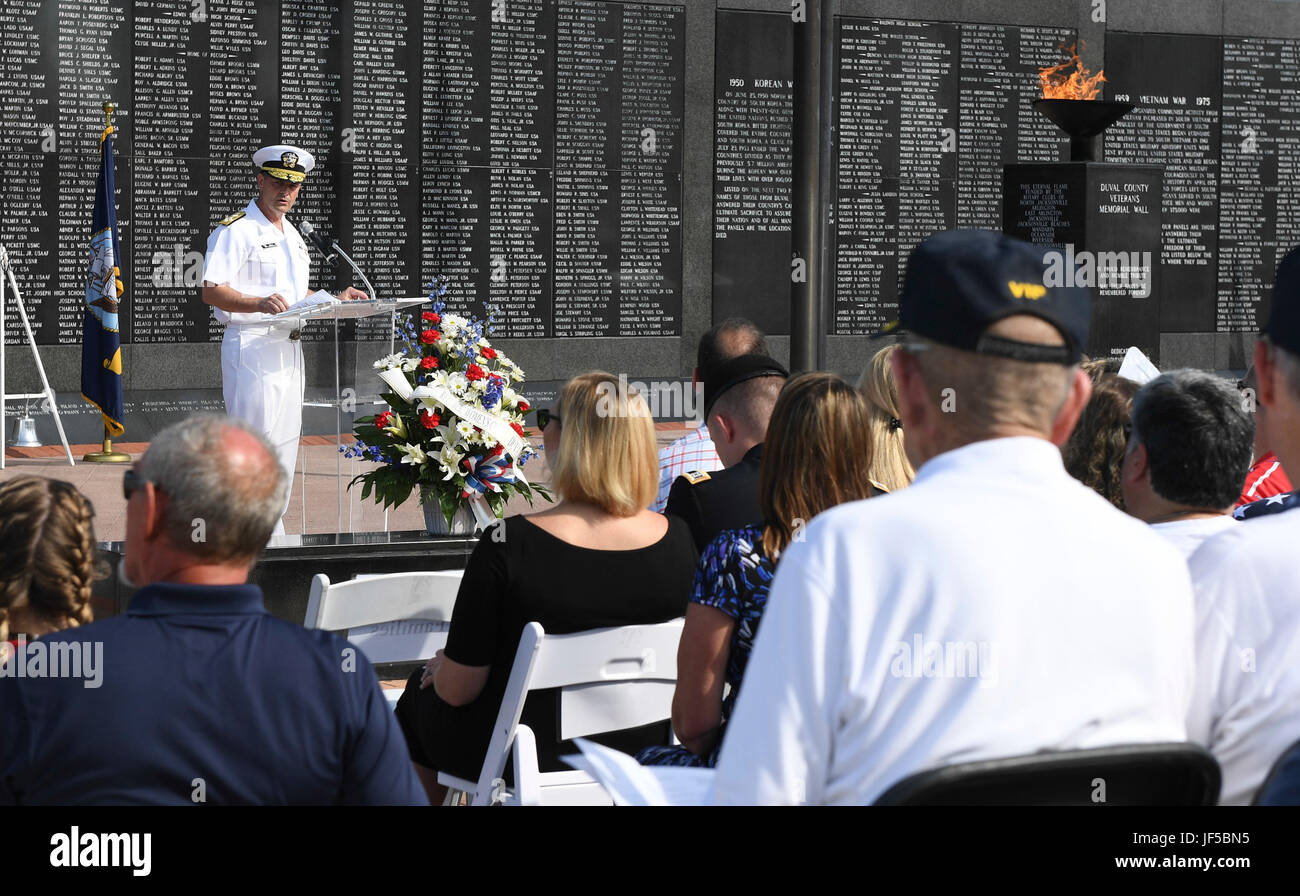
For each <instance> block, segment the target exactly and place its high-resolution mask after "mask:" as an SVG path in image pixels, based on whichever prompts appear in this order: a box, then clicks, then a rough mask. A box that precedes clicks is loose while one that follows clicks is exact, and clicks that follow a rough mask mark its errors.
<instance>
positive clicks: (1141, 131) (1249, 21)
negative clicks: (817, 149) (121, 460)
mask: <svg viewBox="0 0 1300 896" xmlns="http://www.w3.org/2000/svg"><path fill="white" fill-rule="evenodd" d="M967 6H968V5H967V4H951V3H943V2H938V0H919V2H902V0H879V2H872V0H843V2H841V3H840V4H838V11H839V13H840V14H839V15H838V16H837V17H836V19H835V41H836V46H837V51H838V58H837V60H836V64H835V68H834V77H835V89H836V106H835V110H834V115H833V122H834V124H833V130H832V139H833V142H834V152H835V155H834V172H835V178H836V182H835V187H834V194H833V196H834V207H833V209H832V215H833V258H832V260H831V265H832V268H831V271H830V282H831V283H832V286H833V290H834V294H833V296H832V299H831V302H832V304H831V307H830V309H829V314H828V332H829V334H830V336H831V337H832V339H831V348H832V355H831V358H830V359H829V363H830V366H833V367H839V368H843V369H845V370H846V371H847V370H848V369H850V368H853V367H856V366H858V365H860V362H861V360H862V357H863V355H864V353H865V351H866V349H867V345H868V343H867V339H866V337H867V336H868V335H869V334H871V333H874V332H875V331H876V330H877V329H878V328H879V327H880V326H881V325H882V324H884V323H885V322H887V321H889V320H891V319H893V316H894V314H895V312H896V307H897V290H898V283H899V279H900V276H901V273H902V269H903V264H904V262H905V260H906V257H907V253H908V251H909V250H910V249H911V247H912V246H914V245H915V244H916V243H917V242H918V241H919V240H921V239H923V238H924V237H925V236H926V235H927V234H929V233H931V232H933V231H935V230H940V229H943V228H949V227H998V226H1000V222H1001V215H1002V210H1001V202H1002V192H1001V184H1002V176H1001V171H1002V165H1003V164H1006V163H1011V162H1053V161H1059V160H1062V159H1063V158H1064V157H1065V152H1066V147H1067V145H1068V143H1067V141H1066V140H1065V139H1064V138H1063V135H1061V134H1060V132H1058V131H1057V130H1056V129H1055V127H1054V126H1053V125H1051V124H1050V123H1049V122H1047V121H1046V120H1045V119H1043V118H1041V117H1039V116H1037V115H1036V114H1034V112H1033V111H1032V109H1031V108H1030V106H1029V103H1030V101H1031V100H1032V99H1034V98H1036V97H1037V96H1038V77H1037V72H1038V70H1039V69H1040V68H1042V67H1044V66H1047V65H1051V64H1054V63H1055V62H1058V61H1060V59H1061V58H1062V56H1061V48H1062V47H1063V46H1068V45H1070V44H1073V43H1074V42H1075V41H1077V40H1080V39H1082V40H1083V41H1084V42H1085V44H1086V45H1087V46H1086V48H1085V50H1084V56H1085V59H1086V60H1087V61H1088V63H1089V65H1091V66H1092V67H1093V68H1094V69H1095V68H1100V67H1103V66H1104V68H1105V69H1106V79H1107V84H1106V90H1105V93H1104V96H1106V97H1107V98H1112V99H1114V98H1122V97H1127V98H1128V99H1129V100H1130V101H1131V102H1134V103H1136V104H1137V109H1136V110H1135V111H1134V112H1133V113H1132V114H1130V115H1129V116H1128V117H1127V118H1125V119H1123V120H1121V121H1120V122H1119V123H1118V124H1116V125H1115V126H1114V127H1113V128H1112V129H1111V130H1110V131H1109V132H1108V134H1107V138H1106V140H1105V152H1104V155H1103V156H1102V158H1103V159H1104V160H1105V161H1107V162H1119V163H1122V162H1138V163H1143V164H1157V165H1161V166H1163V168H1164V192H1163V200H1162V208H1161V211H1162V213H1163V216H1162V231H1161V232H1162V251H1161V253H1160V254H1161V258H1160V259H1159V263H1160V264H1162V265H1163V266H1164V268H1163V271H1164V280H1163V281H1162V283H1163V285H1162V288H1161V290H1160V292H1159V294H1158V295H1155V296H1153V297H1151V298H1150V299H1148V300H1147V301H1151V302H1156V303H1158V317H1159V327H1160V352H1161V353H1162V354H1163V355H1164V356H1165V357H1164V358H1163V360H1164V361H1166V362H1174V361H1176V362H1178V363H1195V364H1197V365H1198V366H1205V367H1211V368H1217V369H1228V368H1233V367H1237V368H1239V367H1242V366H1244V364H1243V363H1242V362H1243V356H1242V348H1241V347H1242V346H1244V345H1245V344H1246V342H1247V340H1248V335H1247V334H1250V333H1252V332H1253V331H1255V330H1256V329H1257V328H1258V327H1259V326H1260V325H1261V323H1262V322H1263V316H1264V315H1265V314H1266V313H1267V305H1268V293H1269V283H1270V281H1271V277H1272V273H1273V269H1274V266H1275V264H1276V260H1277V257H1278V255H1279V253H1281V252H1282V251H1284V250H1285V249H1286V248H1288V247H1290V246H1291V245H1294V244H1296V243H1300V202H1297V199H1300V197H1297V195H1296V193H1297V191H1300V183H1298V182H1297V177H1296V175H1297V173H1300V172H1298V169H1300V98H1297V95H1296V94H1295V92H1294V90H1293V89H1292V88H1291V81H1292V80H1293V77H1294V72H1295V70H1296V64H1297V61H1298V57H1300V4H1291V3H1266V2H1255V3H1247V2H1246V0H1216V2H1210V0H1207V2H1205V3H1202V4H1196V10H1194V11H1192V12H1185V11H1183V10H1182V5H1181V4H1178V3H1156V4H1141V5H1138V4H1132V3H1120V2H1115V0H1112V2H1111V3H1110V4H1109V12H1107V11H1106V9H1105V7H1106V4H1105V3H1099V2H1098V0H1048V2H1043V3H1023V2H1016V0H1006V2H990V3H982V4H978V5H977V7H978V8H977V9H976V8H975V7H974V6H972V7H971V10H970V12H969V14H966V13H965V12H964V11H965V10H966V9H967ZM1202 6H1204V7H1206V8H1205V9H1202V8H1201V7H1202ZM1099 7H1100V8H1101V10H1102V20H1101V21H1099V20H1098V18H1097V12H1098V8H1099ZM1210 7H1213V9H1212V10H1211V9H1210ZM788 9H789V6H788V4H786V3H784V2H776V0H771V2H768V0H734V2H728V0H722V2H714V0H698V2H697V0H685V2H680V0H679V2H641V3H637V2H621V0H426V2H425V3H423V4H422V5H421V4H405V3H389V2H378V0H339V2H332V3H319V2H305V0H278V2H262V3H259V2H251V0H186V2H164V0H92V2H73V0H58V2H54V0H43V2H38V0H11V2H8V3H6V4H5V5H4V6H3V7H0V20H2V21H0V24H2V25H3V31H4V39H3V40H2V41H0V115H2V116H3V118H2V120H0V243H3V244H4V245H5V246H6V247H7V248H8V249H9V252H10V255H11V256H12V258H13V261H14V264H15V267H16V269H17V271H18V273H19V278H20V284H21V286H22V288H23V290H24V294H25V297H26V299H27V304H28V307H29V309H30V310H31V312H32V320H33V326H34V329H35V332H36V338H37V341H38V342H39V343H40V344H42V345H44V346H50V347H51V352H52V354H53V355H54V356H55V358H56V360H55V362H54V364H53V365H52V366H53V368H54V371H55V374H56V376H55V379H56V386H57V387H58V388H60V389H61V390H64V389H67V390H71V389H75V379H74V374H75V369H76V364H75V359H74V356H73V354H72V352H73V349H74V347H75V344H76V343H77V342H78V341H79V339H80V330H81V308H82V299H81V288H82V287H81V283H82V277H83V266H84V260H85V253H86V248H85V243H86V238H87V231H88V229H89V221H90V212H91V207H92V202H93V184H94V179H95V175H96V170H97V166H98V153H97V144H98V140H99V136H100V133H101V131H102V129H103V121H104V118H103V113H102V111H101V109H100V106H101V104H102V103H103V102H104V101H105V100H106V99H111V100H112V101H113V102H115V103H117V104H118V106H119V109H120V111H119V112H118V113H117V114H116V116H115V123H116V124H117V125H118V135H117V143H116V149H117V157H118V164H117V192H118V218H119V222H120V225H121V233H122V247H123V253H124V262H123V274H124V277H123V279H124V280H125V281H126V283H127V287H128V292H127V295H126V303H125V309H124V315H123V321H124V323H123V341H124V343H125V344H126V345H127V346H128V361H130V359H131V358H135V359H137V361H136V363H137V364H138V363H139V361H140V360H142V359H147V358H149V357H150V353H151V352H156V353H157V356H158V357H160V358H163V357H169V358H172V359H173V361H172V362H171V363H172V364H173V366H174V361H175V358H176V357H177V356H176V355H175V354H174V353H173V354H171V355H167V353H166V351H165V347H176V346H187V347H189V348H187V349H185V351H186V352H188V353H189V355H190V356H191V357H193V358H195V359H198V360H197V361H196V362H195V363H201V364H203V365H206V367H207V368H210V370H207V373H206V374H205V377H206V378H204V379H202V380H201V383H200V378H199V377H197V376H190V377H189V380H188V381H187V383H186V385H188V386H189V387H195V386H197V385H200V384H202V385H204V386H208V387H214V386H215V382H214V380H215V378H216V377H217V376H218V370H219V367H218V365H217V360H216V359H217V352H216V348H217V346H216V343H217V342H219V340H220V336H221V333H220V329H219V328H218V327H217V326H216V325H215V323H214V322H213V320H212V316H211V314H210V310H209V309H208V308H207V307H206V306H205V305H203V304H202V302H201V301H200V299H199V297H198V285H199V281H200V279H201V271H202V253H203V250H204V247H205V244H206V239H207V236H208V234H209V232H210V231H211V230H212V228H213V227H214V226H215V224H216V222H217V221H218V220H220V219H221V218H223V217H225V216H226V215H228V214H230V213H232V212H235V211H238V210H240V209H242V208H243V207H244V206H245V204H246V203H247V202H248V200H249V198H250V197H251V195H252V189H253V177H252V169H251V164H250V160H249V156H250V154H251V152H252V150H253V149H254V148H256V147H258V146H261V145H264V144H267V143H273V142H277V141H280V140H283V141H284V142H289V143H296V144H299V145H301V146H303V147H305V148H307V149H309V150H311V151H313V152H314V153H315V154H316V157H317V169H316V171H314V172H313V173H312V175H311V176H310V178H309V180H308V182H307V184H306V186H305V187H304V189H303V191H302V195H301V197H300V199H299V201H298V204H297V206H296V207H295V209H294V211H293V213H292V214H291V216H290V217H291V219H293V220H295V221H298V222H301V221H303V220H307V221H310V222H311V223H312V224H313V225H315V226H316V227H317V228H318V229H320V230H324V231H326V232H328V233H330V234H331V235H333V236H335V237H336V238H337V239H338V240H339V241H340V243H341V244H342V245H343V246H344V247H345V248H347V249H348V250H349V251H350V253H351V254H352V256H353V257H354V258H355V259H356V260H357V262H358V263H359V264H360V265H361V266H362V267H363V268H364V269H365V270H366V271H367V273H368V275H369V277H370V279H371V281H372V283H373V284H374V286H375V288H376V291H377V292H378V293H379V294H380V295H381V296H388V297H393V296H407V295H414V294H421V293H422V292H423V291H424V284H425V283H426V282H427V281H428V280H429V278H430V277H432V276H434V275H440V276H443V277H446V278H448V279H449V280H450V282H451V284H452V296H453V301H454V302H455V303H456V304H458V305H461V306H463V307H467V308H468V309H469V310H472V311H475V312H477V313H482V312H483V311H484V309H486V308H488V307H491V308H494V309H495V311H496V317H497V327H498V338H505V339H507V340H510V342H509V343H508V344H509V345H510V347H511V352H512V355H513V356H515V357H517V358H518V359H519V360H520V361H521V363H524V364H525V366H526V367H532V368H533V369H534V370H535V371H536V374H535V375H536V376H539V377H541V378H547V379H561V378H563V377H565V376H567V375H569V374H571V373H573V372H575V371H577V370H579V369H583V368H586V367H590V366H595V365H596V364H603V365H604V366H612V367H614V368H615V369H626V370H628V372H629V373H630V374H632V375H637V376H643V377H644V376H665V377H672V376H679V375H682V374H686V373H689V370H690V366H691V363H692V360H693V355H694V345H695V340H696V338H697V337H698V335H699V333H700V332H702V331H703V330H704V329H705V328H707V327H708V326H709V325H711V323H713V322H714V321H716V320H719V319H721V318H723V317H726V316H730V315H733V314H743V315H745V316H748V317H751V318H753V319H754V320H756V321H757V322H758V323H759V324H760V326H762V327H763V328H764V329H766V330H768V331H769V332H771V333H773V334H778V335H779V334H783V333H785V332H787V331H788V321H789V309H788V300H789V284H790V277H791V262H792V250H791V241H790V147H791V121H792V94H793V61H792V60H793V53H792V38H791V23H790V14H789V12H788ZM1107 15H1109V20H1106V18H1105V17H1106V16H1107ZM1179 32H1188V33H1179ZM313 280H314V283H313V286H314V287H315V286H324V287H337V286H341V285H342V284H343V283H346V282H351V280H350V277H348V276H345V275H344V274H343V273H341V272H335V271H330V270H327V269H326V267H325V266H324V264H323V263H322V262H321V261H320V259H319V256H315V257H314V266H313ZM1134 301H1138V300H1137V299H1135V300H1134ZM8 318H9V323H10V329H9V331H8V341H9V342H10V343H11V344H13V343H16V342H20V341H21V338H22V334H21V331H20V330H19V329H18V328H17V326H16V318H15V316H14V313H13V310H12V308H10V309H9V310H8ZM384 336H385V333H384V328H383V325H382V323H380V324H375V323H373V322H362V323H359V324H352V323H349V324H346V325H345V332H344V338H345V339H347V340H354V339H360V340H370V339H379V338H383V337H384ZM1228 336H1231V337H1232V338H1231V339H1226V338H1225V337H1228ZM327 337H330V338H332V332H328V331H326V330H325V329H324V328H318V329H317V330H316V331H314V332H313V331H310V330H309V331H308V333H307V334H305V338H307V339H317V340H319V339H323V338H327ZM777 344H778V346H780V347H781V348H779V349H778V350H779V351H783V346H784V342H783V341H781V340H778V342H777ZM324 348H325V347H324V346H320V347H318V350H320V351H323V350H324ZM61 350H62V351H63V352H64V354H63V355H60V354H59V352H60V351H61ZM12 357H13V355H11V358H12ZM60 358H62V359H63V360H62V361H60V360H59V359H60ZM14 365H15V362H14V361H12V360H11V361H10V370H11V376H12V375H13V371H15V370H16V368H15V366H14ZM530 372H533V371H530ZM127 376H128V380H127V382H128V388H131V387H132V386H134V388H137V389H146V388H153V389H164V388H166V387H167V385H168V383H169V382H170V381H169V380H168V379H166V378H164V379H163V382H147V381H145V380H143V379H141V374H140V373H139V372H138V371H137V372H135V373H133V372H132V368H131V367H130V366H128V374H127ZM154 377H155V379H157V373H156V371H155V372H154ZM21 378H22V377H21V373H20V375H19V379H21ZM180 378H181V379H185V377H183V376H182V377H180Z"/></svg>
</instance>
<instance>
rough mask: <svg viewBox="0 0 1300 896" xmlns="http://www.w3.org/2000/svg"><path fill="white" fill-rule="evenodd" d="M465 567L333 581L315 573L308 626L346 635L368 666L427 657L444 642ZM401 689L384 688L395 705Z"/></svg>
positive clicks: (308, 600) (305, 623)
mask: <svg viewBox="0 0 1300 896" xmlns="http://www.w3.org/2000/svg"><path fill="white" fill-rule="evenodd" d="M463 574H464V570H460V569H446V570H435V571H427V572H397V573H390V574H387V575H378V576H358V577H357V578H355V579H353V580H352V581H349V582H339V583H338V584H331V583H330V580H329V577H328V576H325V575H317V576H316V577H315V578H313V579H312V582H311V594H310V596H309V597H308V599H307V618H306V619H305V620H304V621H303V625H304V626H305V627H306V628H319V629H327V630H329V631H334V632H340V633H343V634H344V637H346V638H347V639H348V640H349V641H351V642H352V643H353V644H354V645H356V647H357V648H358V649H359V650H360V651H361V652H362V653H364V654H365V656H366V659H368V660H370V662H371V664H372V665H377V664H379V663H406V662H415V661H418V660H424V659H428V658H429V657H431V656H433V654H434V652H435V651H437V650H439V649H440V648H442V647H444V646H445V645H446V643H447V629H448V627H449V625H450V623H451V611H452V607H454V606H455V604H456V592H457V591H459V590H460V580H461V577H462V575H463ZM401 696H402V692H401V691H400V690H398V689H395V688H390V689H386V690H385V691H384V697H385V698H387V699H388V701H389V702H390V703H396V702H397V700H398V698H400V697H401Z"/></svg>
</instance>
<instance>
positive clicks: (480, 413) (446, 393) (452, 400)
mask: <svg viewBox="0 0 1300 896" xmlns="http://www.w3.org/2000/svg"><path fill="white" fill-rule="evenodd" d="M385 382H387V380H385ZM411 395H412V397H413V398H415V400H416V401H420V400H422V399H432V400H433V401H436V402H438V404H440V405H442V406H443V407H445V408H446V409H447V410H449V411H451V412H452V413H453V414H455V415H456V416H457V417H459V418H460V419H462V420H464V421H465V422H467V423H471V424H473V425H474V426H477V427H478V428H479V429H481V430H483V431H484V432H485V433H487V434H488V435H490V436H491V437H492V438H494V439H496V440H497V441H498V442H500V443H501V444H502V445H504V446H505V449H506V451H507V452H508V453H509V454H510V458H511V460H518V459H519V456H520V454H522V453H523V450H524V447H525V446H526V445H527V444H528V443H527V442H525V441H524V437H523V436H521V435H519V433H517V432H515V431H514V430H513V429H511V428H510V424H509V423H508V422H507V421H505V420H502V419H501V418H500V417H495V416H493V415H492V414H490V413H488V412H487V411H485V410H482V409H481V408H476V407H472V406H470V405H468V404H466V403H465V402H463V401H461V400H460V399H459V398H457V397H456V396H455V395H454V394H452V391H451V390H450V389H448V388H447V387H446V386H421V387H420V388H418V389H416V390H415V391H414V392H412V393H411Z"/></svg>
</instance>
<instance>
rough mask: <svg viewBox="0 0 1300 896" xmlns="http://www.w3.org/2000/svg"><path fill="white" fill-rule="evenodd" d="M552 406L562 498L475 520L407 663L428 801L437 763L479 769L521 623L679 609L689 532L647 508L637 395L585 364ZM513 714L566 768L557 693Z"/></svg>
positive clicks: (437, 799) (552, 629)
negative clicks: (433, 627)
mask: <svg viewBox="0 0 1300 896" xmlns="http://www.w3.org/2000/svg"><path fill="white" fill-rule="evenodd" d="M625 388H626V387H624V389H625ZM539 416H541V415H539ZM548 416H549V419H548V420H547V422H546V425H545V427H544V428H543V430H542V438H543V443H544V446H545V452H546V457H547V460H548V463H549V464H550V465H551V476H552V486H553V487H554V489H555V491H556V492H557V493H558V494H559V495H560V496H561V498H562V499H563V500H562V502H561V503H560V504H558V505H557V506H555V507H553V508H551V509H549V510H546V511H543V512H541V513H537V514H532V515H530V516H528V517H523V516H514V517H510V518H509V519H507V520H504V521H503V522H502V523H500V524H499V525H497V526H494V527H493V528H492V530H490V531H489V532H487V533H485V534H484V536H483V538H482V539H480V541H479V543H478V546H477V547H476V548H475V549H474V553H473V554H472V555H471V556H470V560H469V564H468V566H467V567H466V569H465V577H464V579H463V580H462V582H461V587H460V591H459V593H458V594H457V597H456V607H455V610H454V611H453V612H452V618H451V629H450V631H449V632H448V635H447V647H446V649H445V650H442V651H439V652H438V655H437V656H435V657H434V658H433V659H432V660H430V661H429V663H428V665H427V666H425V667H424V668H423V669H420V670H417V671H416V672H415V673H414V674H413V675H412V676H411V679H410V681H409V682H407V686H406V692H405V693H404V694H403V695H402V699H401V700H400V701H399V702H398V704H397V718H398V721H399V722H401V725H402V730H403V732H404V733H405V734H406V739H407V744H408V746H409V747H410V751H411V759H412V761H413V762H414V763H415V765H416V770H417V771H418V772H419V773H420V777H421V780H422V781H423V782H424V784H425V789H426V790H427V791H428V792H429V797H430V802H432V803H434V804H435V805H437V804H439V803H441V802H442V799H443V797H444V796H445V789H444V788H442V787H440V786H438V784H437V773H438V772H439V771H445V772H448V773H450V774H453V775H455V776H457V777H460V778H466V779H469V780H477V778H478V776H479V772H480V770H481V768H482V765H483V758H484V755H485V754H486V752H487V747H488V742H489V740H490V739H491V735H492V726H493V723H494V722H495V721H496V717H497V712H498V710H499V709H500V707H501V699H502V697H503V695H504V693H505V687H506V681H507V679H508V678H509V676H510V667H511V665H512V664H513V662H514V656H515V650H516V649H517V648H518V646H519V636H520V634H521V633H522V632H523V629H524V626H525V625H527V624H528V623H529V622H540V623H541V624H542V627H543V628H544V629H545V630H546V632H547V633H548V634H566V633H570V632H579V631H586V630H588V629H593V628H605V627H607V626H616V625H635V624H645V623H655V622H665V621H667V620H669V619H674V618H677V617H679V616H681V615H682V614H683V613H684V612H685V610H686V600H687V597H688V595H689V594H690V589H691V581H692V577H693V572H694V565H695V556H696V555H695V546H694V543H693V542H692V540H691V536H690V532H689V531H688V530H687V528H686V526H685V524H683V523H682V522H681V521H680V520H674V519H671V518H668V517H664V516H663V515H661V514H657V513H653V512H651V511H649V510H646V507H648V506H649V505H650V503H651V502H652V501H653V500H654V498H655V494H656V492H657V489H658V481H659V466H658V456H657V452H656V446H655V436H654V421H653V420H652V419H651V417H650V412H649V410H648V408H647V407H646V403H645V400H644V399H643V398H642V397H641V396H640V395H638V394H637V393H635V392H632V393H627V392H626V391H624V392H622V393H620V389H619V381H618V378H617V377H614V376H613V375H611V374H608V373H602V372H596V373H587V374H583V375H581V376H578V377H575V378H574V379H573V380H571V381H570V382H569V383H568V384H567V385H566V386H565V388H564V390H563V392H562V393H561V395H560V399H559V401H558V403H557V407H556V408H555V409H554V411H553V412H552V413H551V414H549V415H548ZM521 722H522V723H523V724H526V725H528V726H529V727H530V728H532V729H533V732H534V734H536V736H537V744H538V754H539V755H538V762H539V765H540V766H541V767H542V768H543V770H547V769H558V768H563V767H564V766H562V765H560V764H558V763H557V761H556V760H555V756H556V755H558V754H560V753H562V752H565V750H562V749H561V744H560V743H559V740H558V737H557V734H556V724H555V722H556V704H555V699H554V697H553V696H548V695H547V693H546V692H538V693H537V694H536V695H533V696H530V698H529V700H528V702H527V704H526V705H525V707H524V713H523V718H522V719H521ZM658 730H659V731H663V730H665V729H663V728H659V729H658ZM629 735H630V737H629V738H615V742H616V743H617V745H618V746H620V747H622V748H624V749H625V750H627V751H629V752H635V749H636V747H637V746H638V745H639V746H645V745H647V744H648V743H650V742H651V740H649V739H647V738H652V737H653V735H652V734H650V733H649V732H645V731H642V730H640V729H638V730H637V731H635V732H629ZM598 739H604V738H598ZM660 742H662V741H660Z"/></svg>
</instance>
